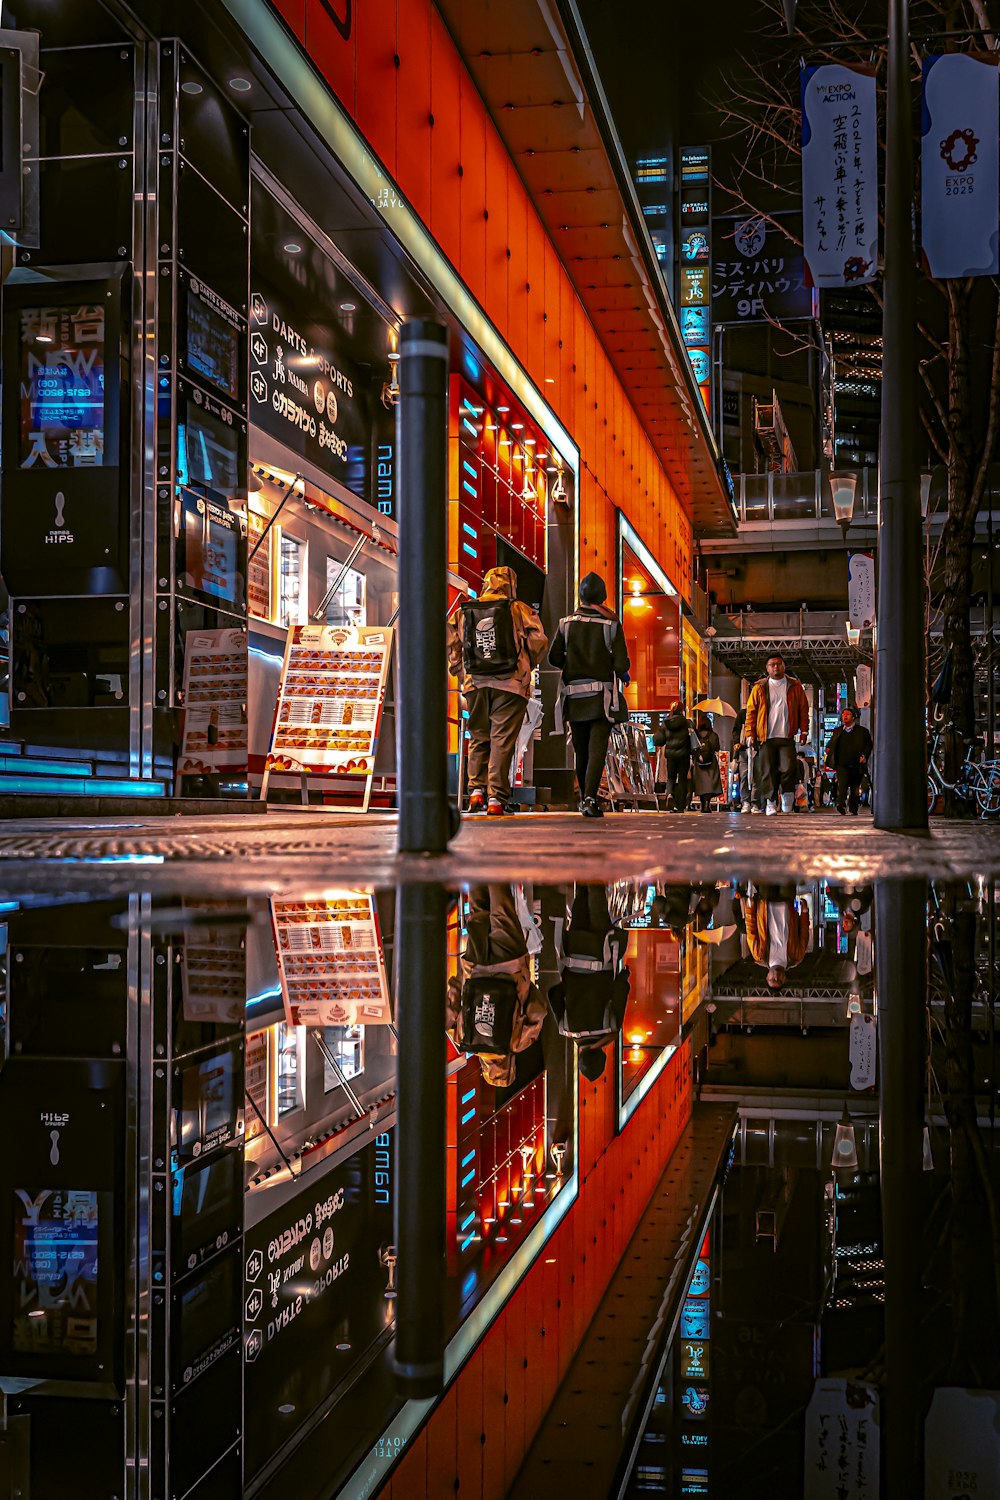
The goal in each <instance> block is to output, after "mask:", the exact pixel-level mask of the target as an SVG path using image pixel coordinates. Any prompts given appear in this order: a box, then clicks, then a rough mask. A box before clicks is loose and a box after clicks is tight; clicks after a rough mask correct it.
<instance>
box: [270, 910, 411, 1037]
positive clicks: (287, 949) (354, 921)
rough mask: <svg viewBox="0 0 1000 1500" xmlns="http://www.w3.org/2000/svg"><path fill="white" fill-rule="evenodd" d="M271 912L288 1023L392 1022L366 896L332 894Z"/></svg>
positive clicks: (376, 934)
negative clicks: (320, 899) (318, 899)
mask: <svg viewBox="0 0 1000 1500" xmlns="http://www.w3.org/2000/svg"><path fill="white" fill-rule="evenodd" d="M271 909H272V913H273V917H274V931H275V946H276V949H277V955H278V973H279V975H280V978H281V993H282V998H283V999H284V1002H285V1016H286V1019H287V1020H288V1022H289V1024H290V1025H292V1026H345V1025H351V1026H353V1025H364V1026H372V1025H379V1024H386V1023H388V1022H389V1021H390V1020H391V1019H392V1017H391V1013H390V1010H389V981H388V978H387V976H386V970H385V958H384V956H383V952H382V939H381V934H380V932H379V927H378V916H377V914H376V911H375V902H374V898H373V897H372V896H370V895H367V894H365V892H363V891H348V890H345V891H336V892H333V893H331V894H330V895H329V896H327V897H326V899H324V900H322V901H274V902H273V903H272V908H271Z"/></svg>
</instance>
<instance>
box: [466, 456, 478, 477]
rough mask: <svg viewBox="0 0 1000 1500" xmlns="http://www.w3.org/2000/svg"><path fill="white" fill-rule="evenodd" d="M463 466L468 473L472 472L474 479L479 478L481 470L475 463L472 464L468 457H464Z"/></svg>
mask: <svg viewBox="0 0 1000 1500" xmlns="http://www.w3.org/2000/svg"><path fill="white" fill-rule="evenodd" d="M462 468H463V469H464V470H465V472H466V474H471V475H472V477H473V479H478V478H479V471H478V470H477V468H476V466H475V464H470V463H469V460H468V459H467V458H463V459H462Z"/></svg>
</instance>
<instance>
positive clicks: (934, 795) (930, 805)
mask: <svg viewBox="0 0 1000 1500" xmlns="http://www.w3.org/2000/svg"><path fill="white" fill-rule="evenodd" d="M937 799H938V789H937V783H936V782H935V780H934V777H933V776H928V778H927V811H928V812H929V813H932V812H933V811H934V807H935V804H936V803H937Z"/></svg>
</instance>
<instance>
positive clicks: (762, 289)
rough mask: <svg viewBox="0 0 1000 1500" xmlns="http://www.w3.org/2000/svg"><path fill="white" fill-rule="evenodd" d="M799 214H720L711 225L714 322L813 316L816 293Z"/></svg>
mask: <svg viewBox="0 0 1000 1500" xmlns="http://www.w3.org/2000/svg"><path fill="white" fill-rule="evenodd" d="M801 234H802V220H801V218H800V217H799V215H798V214H781V215H780V216H778V218H777V222H774V221H772V220H771V219H767V220H765V219H761V218H749V219H748V218H726V219H716V220H715V223H714V225H713V229H712V249H713V253H714V258H713V262H712V321H713V322H715V323H782V322H787V321H788V320H790V319H792V318H811V317H815V316H816V314H817V312H818V307H817V294H816V292H815V291H814V290H813V289H812V288H811V287H807V286H806V283H805V262H804V260H803V259H802V250H801V248H800V246H799V245H798V244H796V240H797V239H799V238H800V237H801Z"/></svg>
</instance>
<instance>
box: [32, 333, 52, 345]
mask: <svg viewBox="0 0 1000 1500" xmlns="http://www.w3.org/2000/svg"><path fill="white" fill-rule="evenodd" d="M52 341H53V340H52V335H51V333H36V334H35V343H36V344H51V343H52Z"/></svg>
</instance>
